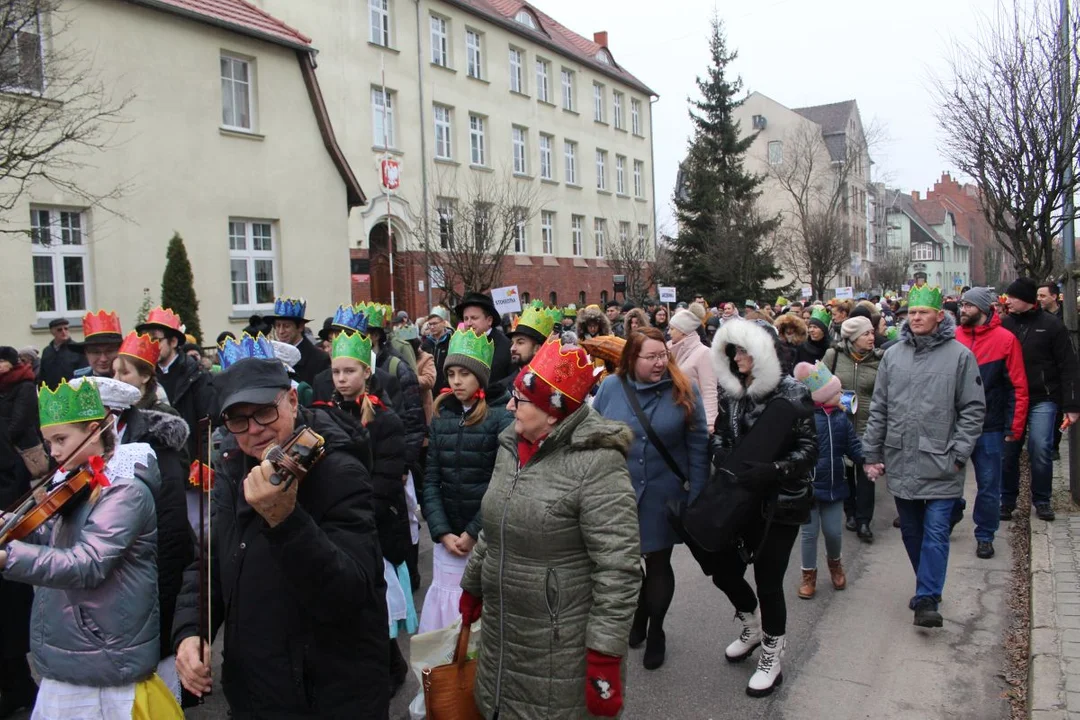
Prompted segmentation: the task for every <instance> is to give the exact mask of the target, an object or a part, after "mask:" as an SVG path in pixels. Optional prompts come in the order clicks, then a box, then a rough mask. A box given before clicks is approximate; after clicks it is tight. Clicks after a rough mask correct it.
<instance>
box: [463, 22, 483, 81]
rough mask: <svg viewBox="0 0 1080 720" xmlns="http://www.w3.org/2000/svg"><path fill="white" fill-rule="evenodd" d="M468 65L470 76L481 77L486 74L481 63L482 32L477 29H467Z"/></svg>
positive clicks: (466, 48)
mask: <svg viewBox="0 0 1080 720" xmlns="http://www.w3.org/2000/svg"><path fill="white" fill-rule="evenodd" d="M465 50H466V55H467V56H468V57H467V62H466V65H467V66H468V67H467V71H468V74H469V77H471V78H477V79H480V78H482V77H483V76H484V74H483V71H482V68H483V66H482V65H481V58H482V57H483V56H482V54H481V53H482V51H481V49H480V33H478V32H476V31H475V30H466V31H465Z"/></svg>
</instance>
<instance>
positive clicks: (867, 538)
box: [857, 523, 874, 545]
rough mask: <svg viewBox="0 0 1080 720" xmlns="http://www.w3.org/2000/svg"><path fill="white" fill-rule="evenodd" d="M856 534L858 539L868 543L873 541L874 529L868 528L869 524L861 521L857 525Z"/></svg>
mask: <svg viewBox="0 0 1080 720" xmlns="http://www.w3.org/2000/svg"><path fill="white" fill-rule="evenodd" d="M857 534H858V536H859V539H860V540H862V541H863V542H864V543H866V544H867V545H870V544H871V543H873V542H874V531H873V530H871V529H870V526H869V525H868V524H867V523H863V524H862V525H860V526H859V530H858V533H857Z"/></svg>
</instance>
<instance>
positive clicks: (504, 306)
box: [491, 285, 521, 315]
mask: <svg viewBox="0 0 1080 720" xmlns="http://www.w3.org/2000/svg"><path fill="white" fill-rule="evenodd" d="M491 300H492V301H493V302H494V303H495V309H496V310H498V311H499V314H500V315H505V314H506V313H519V312H521V296H520V295H518V287H517V285H507V286H506V287H501V288H495V289H494V290H492V291H491Z"/></svg>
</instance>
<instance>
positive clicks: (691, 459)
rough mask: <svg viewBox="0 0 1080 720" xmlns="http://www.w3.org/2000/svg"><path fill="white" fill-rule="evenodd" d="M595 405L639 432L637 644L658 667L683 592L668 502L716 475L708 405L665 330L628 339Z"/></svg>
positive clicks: (650, 665)
mask: <svg viewBox="0 0 1080 720" xmlns="http://www.w3.org/2000/svg"><path fill="white" fill-rule="evenodd" d="M624 386H625V387H624ZM627 390H629V391H630V393H629V394H630V395H632V396H633V397H634V398H636V399H637V403H638V405H640V407H641V412H642V413H643V414H644V416H645V417H646V418H647V419H648V422H649V424H650V425H651V426H652V429H653V432H654V433H655V434H656V436H657V437H658V438H659V440H660V441H661V442H662V443H663V445H664V447H665V448H666V449H667V452H668V454H669V455H670V456H671V458H672V460H674V463H675V466H676V468H678V469H679V470H680V473H676V472H675V470H674V469H673V468H671V467H670V466H669V465H668V463H667V462H666V461H665V460H664V456H663V454H662V453H661V451H660V450H658V449H657V447H656V446H655V445H654V444H653V443H652V441H651V440H650V439H649V434H648V432H647V431H646V430H645V428H644V427H642V424H641V422H640V421H639V419H638V416H637V415H638V414H637V412H636V411H635V409H634V408H633V406H632V405H631V403H630V400H629V397H628V393H627ZM593 408H594V409H595V410H596V411H597V412H599V413H600V414H601V415H603V416H604V417H606V418H609V419H612V420H621V421H622V422H624V423H626V424H627V425H629V426H630V429H631V430H633V432H634V443H633V445H631V446H630V452H629V454H628V455H627V458H626V462H627V466H628V467H629V470H630V479H631V481H632V482H633V484H634V491H635V493H636V494H637V502H638V525H639V527H640V530H641V552H642V554H643V555H644V557H645V579H644V582H643V583H642V586H641V594H640V596H639V597H638V608H637V612H636V613H635V614H634V625H633V627H632V628H631V630H630V647H638V646H640V645H641V643H642V642H646V645H645V657H644V659H643V663H642V664H643V665H644V666H645V668H646V669H649V670H655V669H656V668H658V667H660V666H661V665H663V664H664V655H665V652H666V638H665V636H664V616H665V615H667V611H668V607H669V606H670V605H671V598H672V597H673V596H674V595H675V572H674V570H673V569H672V567H671V550H672V548H673V547H674V546H675V543H677V542H679V540H678V538H677V537H676V535H675V532H674V531H673V530H672V529H671V525H670V524H669V523H668V519H667V513H668V510H667V506H668V502H669V501H670V500H674V501H683V502H688V501H690V500H693V499H694V498H695V497H696V496H697V494H698V492H699V491H700V490H701V488H702V487H704V485H705V482H706V480H708V477H709V458H708V447H709V428H708V423H707V421H706V419H705V404H704V402H703V401H702V399H701V392H700V391H699V390H698V388H697V387H696V386H695V385H693V384H692V383H691V382H690V381H689V380H687V379H686V376H685V375H683V373H682V372H681V371H680V370H679V368H678V366H677V365H676V364H675V359H674V357H672V356H671V355H670V353H669V352H668V348H667V345H666V343H665V342H664V335H663V333H662V332H660V331H659V330H657V329H656V328H642V329H639V330H638V332H636V333H632V334H631V335H630V337H629V338H628V339H627V341H626V347H625V348H624V350H623V354H622V358H621V359H620V361H619V367H618V369H617V370H616V373H615V375H613V376H611V377H609V378H608V379H607V380H605V381H604V382H603V384H601V385H600V390H599V392H597V394H596V398H595V399H594V401H593ZM680 474H681V477H680Z"/></svg>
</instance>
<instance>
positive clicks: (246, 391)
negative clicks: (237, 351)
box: [214, 358, 292, 417]
mask: <svg viewBox="0 0 1080 720" xmlns="http://www.w3.org/2000/svg"><path fill="white" fill-rule="evenodd" d="M214 387H215V388H216V389H217V392H218V416H219V417H223V416H224V415H225V413H226V412H228V410H229V408H231V407H233V406H234V405H240V404H241V403H250V404H252V405H272V404H273V403H274V401H275V400H277V397H278V395H280V394H281V391H282V390H288V389H289V388H291V387H292V382H291V381H290V380H289V374H288V372H286V371H285V366H284V365H282V364H281V361H280V360H263V359H261V358H244V359H243V360H240V361H237V362H236V363H235V364H233V365H230V366H229V367H228V368H227V369H226V370H223V371H221V372H220V373H218V374H217V375H216V376H215V377H214Z"/></svg>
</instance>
